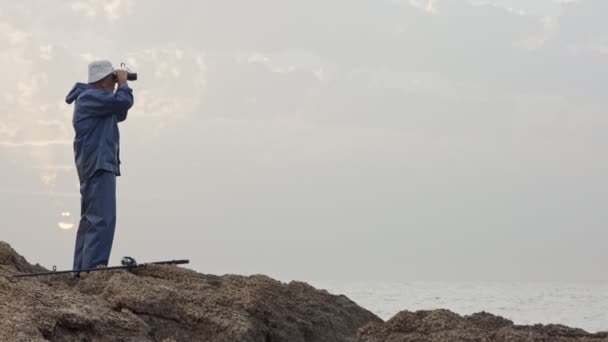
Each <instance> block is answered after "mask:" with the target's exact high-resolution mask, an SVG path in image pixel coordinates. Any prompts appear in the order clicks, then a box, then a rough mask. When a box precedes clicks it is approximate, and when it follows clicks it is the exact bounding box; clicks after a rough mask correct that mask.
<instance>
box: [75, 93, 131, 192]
mask: <svg viewBox="0 0 608 342" xmlns="http://www.w3.org/2000/svg"><path fill="white" fill-rule="evenodd" d="M74 101H76V104H75V106H74V116H73V120H72V123H73V126H74V131H75V133H76V135H75V138H74V154H75V161H76V168H77V170H78V177H79V178H80V181H81V182H82V181H84V180H86V179H88V178H90V177H91V176H92V175H93V174H94V173H95V172H96V171H98V170H106V171H110V172H113V173H114V174H116V175H120V156H119V151H120V133H119V130H118V122H121V121H124V120H125V119H126V118H127V111H128V110H129V108H131V106H132V105H133V94H132V90H131V88H129V87H128V86H127V85H126V84H125V85H122V86H120V87H118V89H117V90H116V93H110V92H108V91H105V90H102V89H96V88H95V87H93V86H91V85H90V84H83V83H77V84H76V85H75V86H74V88H72V90H71V91H70V93H69V94H68V96H67V97H66V102H67V103H72V102H74Z"/></svg>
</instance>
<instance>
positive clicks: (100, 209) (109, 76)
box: [65, 60, 133, 270]
mask: <svg viewBox="0 0 608 342" xmlns="http://www.w3.org/2000/svg"><path fill="white" fill-rule="evenodd" d="M116 84H118V87H116ZM115 88H116V90H115ZM65 101H66V102H67V103H68V104H71V103H72V102H74V101H76V103H75V105H74V117H73V120H72V124H73V126H74V131H75V133H76V135H75V138H74V157H75V158H74V159H75V161H76V170H77V171H78V178H79V180H80V195H81V213H80V224H79V226H78V232H77V234H76V248H75V251H74V266H73V267H74V268H73V269H75V270H77V269H85V268H96V267H103V266H107V265H108V260H109V259H110V252H111V250H112V241H113V239H114V229H115V227H116V176H120V157H119V144H120V141H119V140H120V136H119V132H118V123H119V122H122V121H124V120H125V119H126V118H127V112H128V110H129V108H131V106H132V105H133V91H132V89H131V88H129V85H128V84H127V71H125V70H115V69H114V67H113V66H112V63H110V62H109V61H106V60H100V61H95V62H92V63H90V64H89V79H88V84H84V83H76V85H75V86H74V88H72V90H71V91H70V92H69V94H68V96H67V97H66V99H65Z"/></svg>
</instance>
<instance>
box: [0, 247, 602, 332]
mask: <svg viewBox="0 0 608 342" xmlns="http://www.w3.org/2000/svg"><path fill="white" fill-rule="evenodd" d="M37 271H38V272H39V271H46V270H45V269H44V268H43V267H41V266H39V265H31V264H29V263H28V262H27V261H26V260H25V258H23V257H22V256H20V255H19V254H17V253H16V252H15V251H14V250H13V249H12V248H11V247H10V246H9V245H8V244H6V243H4V242H0V341H2V342H4V341H11V342H13V341H14V342H19V341H90V342H95V341H137V342H139V341H162V342H177V341H188V342H194V341H218V342H223V341H243V342H254V341H255V342H258V341H259V342H287V341H289V342H313V341H314V342H325V341H327V342H343V341H344V342H354V341H358V342H405V341H407V342H410V341H411V342H414V341H415V342H427V341H428V342H431V341H432V342H442V341H450V342H456V341H463V342H464V341H467V342H475V341H480V342H481V341H484V342H485V341H487V342H490V341H496V342H520V341H521V342H524V341H525V342H566V341H568V342H569V341H584V342H598V341H603V342H608V332H606V333H597V334H589V333H587V332H585V331H583V330H580V329H573V328H568V327H565V326H562V325H546V326H543V325H534V326H516V325H514V324H513V323H512V322H511V321H509V320H507V319H504V318H502V317H497V316H494V315H491V314H488V313H485V312H482V313H476V314H473V315H470V316H464V317H462V316H460V315H458V314H455V313H453V312H450V311H448V310H433V311H418V312H408V311H403V312H400V313H399V314H397V315H395V317H393V318H391V319H390V320H389V321H387V322H382V320H380V319H379V318H378V317H376V316H375V315H374V314H372V313H370V312H369V311H367V310H365V309H363V308H361V307H359V306H357V305H356V304H355V303H354V302H352V301H351V300H349V299H348V298H346V297H344V296H336V295H332V294H329V293H327V292H326V291H322V290H317V289H314V288H313V287H311V286H310V285H307V284H305V283H302V282H291V283H289V284H285V283H281V282H278V281H276V280H273V279H270V278H268V277H265V276H261V275H257V276H250V277H244V276H236V275H225V276H221V277H219V276H213V275H206V274H200V273H196V272H194V271H191V270H188V269H185V268H181V267H176V266H149V267H146V268H142V269H138V270H133V271H130V272H129V271H125V270H118V271H106V272H93V273H90V274H87V275H83V276H82V278H80V279H76V278H74V277H72V276H71V275H54V276H46V277H39V278H12V277H11V276H12V275H13V274H16V273H22V272H37Z"/></svg>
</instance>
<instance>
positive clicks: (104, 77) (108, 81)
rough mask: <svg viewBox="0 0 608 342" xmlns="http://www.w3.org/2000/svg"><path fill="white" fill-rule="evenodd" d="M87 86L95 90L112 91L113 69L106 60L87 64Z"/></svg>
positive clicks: (114, 80) (113, 82) (113, 81)
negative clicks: (89, 85)
mask: <svg viewBox="0 0 608 342" xmlns="http://www.w3.org/2000/svg"><path fill="white" fill-rule="evenodd" d="M88 83H89V84H92V85H94V86H95V87H96V88H100V89H105V90H107V91H114V85H115V84H116V79H115V78H114V67H113V66H112V63H111V62H110V61H107V60H99V61H94V62H91V63H89V81H88Z"/></svg>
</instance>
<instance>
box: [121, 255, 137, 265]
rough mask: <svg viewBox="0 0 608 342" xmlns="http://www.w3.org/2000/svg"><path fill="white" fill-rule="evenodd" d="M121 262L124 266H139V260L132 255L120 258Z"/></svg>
mask: <svg viewBox="0 0 608 342" xmlns="http://www.w3.org/2000/svg"><path fill="white" fill-rule="evenodd" d="M120 264H121V265H123V266H127V267H132V266H137V261H135V259H133V258H131V257H128V256H126V257H123V258H122V260H120Z"/></svg>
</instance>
